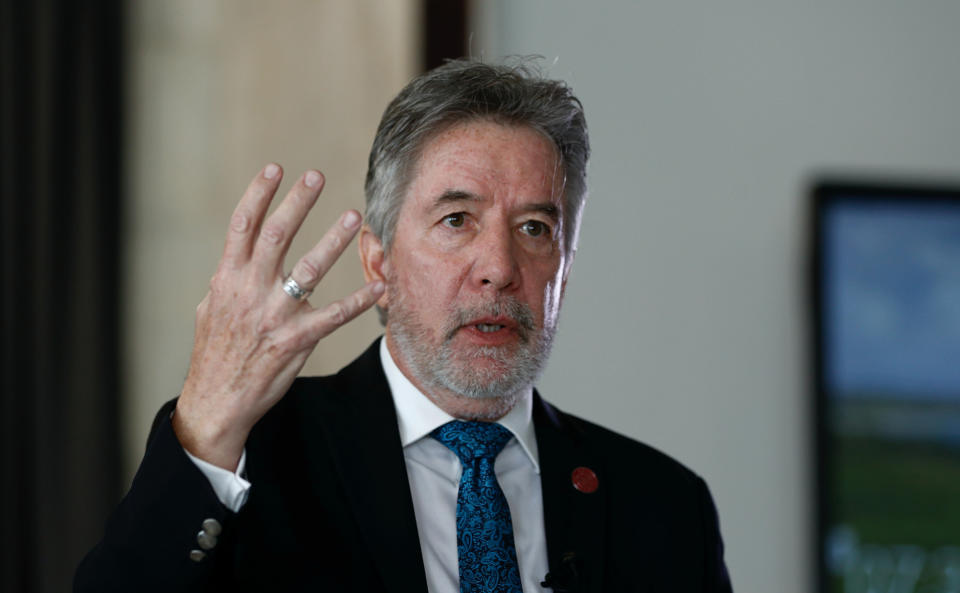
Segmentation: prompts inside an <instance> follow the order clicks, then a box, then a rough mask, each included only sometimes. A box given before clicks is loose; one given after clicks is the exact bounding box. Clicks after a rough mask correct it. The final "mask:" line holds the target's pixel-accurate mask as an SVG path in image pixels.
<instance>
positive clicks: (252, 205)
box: [221, 163, 283, 267]
mask: <svg viewBox="0 0 960 593" xmlns="http://www.w3.org/2000/svg"><path fill="white" fill-rule="evenodd" d="M282 177H283V169H282V168H281V167H280V165H277V164H276V163H270V164H269V165H267V166H266V167H264V168H263V170H262V171H260V173H259V174H258V175H257V176H256V177H254V178H253V181H251V182H250V185H249V186H247V190H246V191H245V192H244V193H243V197H242V198H240V202H239V203H238V204H237V207H236V209H234V211H233V215H231V217H230V227H229V229H228V230H227V240H226V244H225V245H224V247H223V259H222V260H221V262H222V264H223V265H226V266H229V267H239V266H241V265H243V264H244V263H246V262H247V260H249V259H250V253H251V252H252V251H253V244H254V239H255V238H256V236H257V232H258V231H259V229H260V224H261V223H262V222H263V217H264V215H265V214H266V212H267V208H268V207H269V206H270V200H272V199H273V194H274V193H276V191H277V186H278V185H279V184H280V179H281V178H282Z"/></svg>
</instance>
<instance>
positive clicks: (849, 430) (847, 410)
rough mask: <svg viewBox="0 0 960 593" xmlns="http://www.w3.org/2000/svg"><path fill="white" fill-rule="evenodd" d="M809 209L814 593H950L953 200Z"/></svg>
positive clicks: (959, 437) (918, 196) (882, 196)
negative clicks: (814, 441) (817, 588)
mask: <svg viewBox="0 0 960 593" xmlns="http://www.w3.org/2000/svg"><path fill="white" fill-rule="evenodd" d="M814 196H815V197H814V203H815V216H814V219H815V228H814V254H815V256H814V265H813V276H814V277H813V283H812V285H813V287H814V295H813V296H814V298H813V301H814V325H815V327H814V332H813V334H814V336H815V339H814V361H815V367H816V373H815V374H816V381H815V383H816V387H817V389H816V391H817V397H816V414H815V418H816V432H817V445H818V447H817V448H818V451H817V455H816V459H817V485H818V497H817V498H818V506H819V508H818V517H819V529H818V537H817V548H818V549H817V553H818V558H819V569H820V584H821V589H822V590H823V591H828V592H830V593H874V592H884V593H888V592H889V593H893V592H897V593H913V592H916V593H921V592H922V593H939V592H943V593H946V592H948V591H960V189H957V190H951V189H930V188H909V187H904V186H900V187H893V186H891V187H878V186H864V185H856V184H821V185H819V186H818V187H817V188H816V190H815V191H814Z"/></svg>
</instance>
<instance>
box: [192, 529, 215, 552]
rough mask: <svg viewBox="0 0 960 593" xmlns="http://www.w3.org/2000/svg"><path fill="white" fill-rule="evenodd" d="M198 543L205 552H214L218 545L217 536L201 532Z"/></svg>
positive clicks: (198, 535)
mask: <svg viewBox="0 0 960 593" xmlns="http://www.w3.org/2000/svg"><path fill="white" fill-rule="evenodd" d="M197 543H198V544H200V547H201V548H203V549H204V550H212V549H213V548H214V546H216V545H217V536H215V535H210V534H209V533H207V532H206V531H201V532H200V533H198V534H197Z"/></svg>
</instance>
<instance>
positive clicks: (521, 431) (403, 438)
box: [380, 337, 540, 474]
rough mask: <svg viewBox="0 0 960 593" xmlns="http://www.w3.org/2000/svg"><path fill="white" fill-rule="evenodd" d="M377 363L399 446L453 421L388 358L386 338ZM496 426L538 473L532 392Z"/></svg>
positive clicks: (531, 390)
mask: <svg viewBox="0 0 960 593" xmlns="http://www.w3.org/2000/svg"><path fill="white" fill-rule="evenodd" d="M380 364H381V365H382V366H383V373H384V374H385V375H386V376H387V384H389V385H390V393H391V394H392V395H393V405H394V407H395V408H396V411H397V422H398V424H399V428H400V443H401V444H402V446H404V447H406V446H408V445H412V444H413V443H415V442H417V441H419V440H420V439H422V438H423V437H426V436H429V435H430V433H431V432H433V430H434V429H436V428H438V427H440V426H443V425H444V424H446V423H447V422H450V421H451V420H456V418H454V417H453V416H451V415H450V414H447V413H446V412H444V411H443V410H441V409H440V407H439V406H437V404H435V403H433V402H432V401H430V399H429V398H428V397H427V396H425V395H424V394H423V393H422V392H421V391H420V390H419V389H417V388H416V386H415V385H414V384H413V383H411V382H410V380H409V379H407V377H406V375H404V374H403V372H402V371H401V370H400V368H399V367H398V366H397V363H396V362H394V360H393V357H392V356H391V355H390V349H389V348H387V339H386V337H384V338H383V339H381V340H380ZM497 423H498V424H500V425H501V426H503V427H504V428H506V429H507V430H509V431H510V432H511V433H513V436H514V437H516V439H517V441H518V442H519V443H520V446H522V447H523V451H524V453H526V455H527V458H528V459H530V463H532V464H533V468H534V470H535V471H536V472H537V473H538V474H539V473H540V459H539V453H538V451H537V438H536V433H535V432H534V428H533V389H532V388H531V389H528V390H527V392H526V393H525V394H524V395H523V396H522V397H521V398H520V400H519V401H518V402H517V405H515V406H513V409H512V410H510V411H509V412H508V413H507V415H506V416H504V417H503V418H501V419H500V420H497Z"/></svg>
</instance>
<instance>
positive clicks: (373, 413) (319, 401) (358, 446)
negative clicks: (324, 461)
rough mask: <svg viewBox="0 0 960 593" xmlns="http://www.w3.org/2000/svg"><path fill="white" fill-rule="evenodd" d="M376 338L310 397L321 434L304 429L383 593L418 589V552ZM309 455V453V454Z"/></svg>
mask: <svg viewBox="0 0 960 593" xmlns="http://www.w3.org/2000/svg"><path fill="white" fill-rule="evenodd" d="M379 344H380V341H379V340H377V341H376V342H374V344H373V345H372V346H371V347H370V348H368V349H367V351H366V352H364V354H363V355H361V356H360V358H358V359H357V360H355V361H354V362H353V363H352V364H350V365H349V366H347V367H346V368H344V369H343V370H342V371H340V373H339V374H338V375H337V376H336V377H335V378H334V381H335V384H334V385H335V388H334V390H333V391H334V393H332V394H323V396H322V397H317V398H313V402H315V405H316V406H317V407H318V408H322V409H318V410H317V413H316V415H317V418H318V422H320V424H321V425H322V426H323V431H322V432H323V433H324V434H320V432H321V431H317V434H315V435H310V436H309V437H308V438H309V442H310V445H309V446H310V447H315V448H316V449H317V451H316V455H317V458H322V457H323V454H324V452H325V451H327V450H329V451H330V454H331V455H332V456H333V459H334V463H335V465H336V468H337V471H338V473H339V475H340V478H341V480H342V482H343V487H344V490H345V492H346V495H347V498H348V499H349V501H350V504H351V506H352V510H353V514H354V517H355V518H356V521H357V524H358V525H359V527H360V531H361V532H362V534H363V538H364V540H365V541H366V544H367V546H368V547H369V549H370V553H371V556H372V558H373V561H374V564H375V565H376V566H377V568H378V569H379V571H380V574H381V576H382V579H383V582H384V584H385V586H386V589H387V590H388V591H391V592H392V593H401V592H407V591H425V590H426V588H427V585H426V580H425V576H424V568H423V558H422V557H421V554H420V539H419V537H418V535H417V524H416V517H415V516H414V511H413V500H412V498H411V495H410V484H409V482H408V479H407V472H406V465H405V462H404V458H403V449H402V447H401V446H400V433H399V429H398V428H397V417H396V412H395V410H394V407H393V400H392V398H391V396H390V389H389V386H388V384H387V380H386V377H384V374H383V368H382V366H381V364H380V356H379ZM308 458H313V456H312V455H311V456H308Z"/></svg>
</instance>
